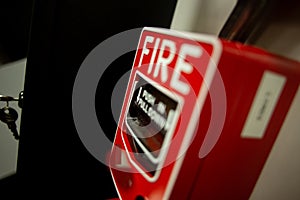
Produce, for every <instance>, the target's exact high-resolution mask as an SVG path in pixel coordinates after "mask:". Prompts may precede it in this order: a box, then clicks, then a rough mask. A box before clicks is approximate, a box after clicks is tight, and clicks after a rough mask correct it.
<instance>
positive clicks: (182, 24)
mask: <svg viewBox="0 0 300 200" xmlns="http://www.w3.org/2000/svg"><path fill="white" fill-rule="evenodd" d="M236 2H237V0H178V2H177V6H176V9H175V13H174V16H173V20H172V24H171V29H175V30H184V31H192V32H198V33H207V34H213V35H218V34H219V32H220V30H221V28H222V27H223V25H224V23H225V22H226V20H227V18H228V17H229V15H230V13H231V11H232V9H233V8H234V6H235V4H236Z"/></svg>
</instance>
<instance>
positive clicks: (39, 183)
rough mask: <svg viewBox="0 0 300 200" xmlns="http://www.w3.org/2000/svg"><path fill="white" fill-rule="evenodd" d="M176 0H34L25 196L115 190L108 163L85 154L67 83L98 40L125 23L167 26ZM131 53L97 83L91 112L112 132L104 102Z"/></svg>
mask: <svg viewBox="0 0 300 200" xmlns="http://www.w3.org/2000/svg"><path fill="white" fill-rule="evenodd" d="M175 6H176V0H168V1H161V0H151V1H150V0H149V1H146V0H145V1H140V0H131V1H128V0H127V1H125V0H111V1H100V0H51V1H50V0H35V2H34V8H33V18H32V22H31V32H30V42H29V51H28V57H27V67H26V77H25V88H24V94H25V100H24V108H23V112H22V121H21V131H20V134H21V139H20V143H19V157H18V168H17V177H16V184H14V185H13V186H12V187H11V188H14V191H16V190H18V191H19V193H21V194H22V196H23V197H25V196H29V197H34V196H37V197H41V198H44V197H45V196H46V197H48V196H52V195H53V197H60V196H61V195H66V196H67V197H79V198H80V197H81V196H79V195H83V196H82V197H84V199H91V197H95V199H96V198H97V199H105V198H108V197H116V195H117V194H116V191H115V188H114V186H113V183H112V179H111V176H110V173H109V171H108V169H107V167H106V166H105V165H103V164H101V163H100V162H99V161H98V160H96V159H95V158H94V157H93V156H92V155H90V154H89V152H88V151H87V150H86V149H85V147H84V145H83V144H82V142H81V141H80V139H79V136H78V134H77V132H76V129H75V125H74V122H73V116H72V89H73V83H74V80H75V77H76V74H77V71H78V69H79V67H80V65H81V63H82V61H83V60H84V59H85V57H86V56H87V55H88V54H89V52H90V51H91V50H92V49H93V48H94V47H96V46H97V45H98V44H99V43H101V42H102V41H103V40H105V39H107V38H108V37H110V36H112V35H114V34H116V33H119V32H121V31H124V30H128V29H131V28H137V27H144V26H155V27H169V26H170V24H171V19H172V16H173V12H174V9H175ZM133 56H134V52H132V53H129V54H126V55H124V56H122V57H121V58H120V60H119V61H116V62H114V63H113V64H112V66H110V70H109V72H107V73H106V77H105V78H104V79H103V80H104V81H103V80H102V81H101V83H100V84H105V85H106V86H108V87H105V88H107V89H106V90H101V88H102V87H101V85H100V86H99V87H98V88H100V89H98V90H97V94H96V96H99V94H101V98H97V97H96V99H97V104H96V110H97V114H98V116H99V119H100V120H101V121H100V123H102V124H105V127H104V129H105V133H106V134H108V135H109V137H110V138H113V137H114V133H115V129H116V123H115V122H114V120H113V119H112V114H111V111H110V104H109V105H107V104H108V103H110V97H111V92H112V89H113V86H114V84H115V82H116V81H117V79H118V78H117V77H120V76H121V75H122V73H124V72H125V71H127V70H129V69H130V68H131V65H132V62H133ZM112 74H113V75H114V77H115V78H111V77H112ZM120 101H122V100H120ZM101 116H107V117H101ZM87 131H88V130H87ZM93 199H94V198H93Z"/></svg>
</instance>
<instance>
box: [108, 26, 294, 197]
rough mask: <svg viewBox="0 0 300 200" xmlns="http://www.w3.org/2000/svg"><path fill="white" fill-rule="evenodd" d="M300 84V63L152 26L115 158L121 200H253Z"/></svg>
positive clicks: (135, 70) (143, 40) (137, 63)
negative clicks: (256, 185)
mask: <svg viewBox="0 0 300 200" xmlns="http://www.w3.org/2000/svg"><path fill="white" fill-rule="evenodd" d="M299 82H300V63H299V62H296V61H293V60H289V59H286V58H284V57H281V56H278V55H274V54H271V53H268V52H266V51H264V50H261V49H258V48H255V47H251V46H246V45H243V44H241V43H237V42H229V41H225V40H221V39H218V38H217V37H214V36H209V35H202V34H194V33H187V32H178V31H174V30H167V29H160V28H144V30H143V31H142V33H141V36H140V41H139V44H138V49H137V52H136V57H135V60H134V63H133V67H132V72H131V75H130V79H129V82H128V87H127V91H126V94H125V98H124V103H123V107H122V110H121V115H120V119H119V123H118V128H117V130H116V137H115V140H114V146H113V148H112V152H111V155H110V157H109V166H110V170H111V174H112V177H113V179H114V183H115V186H116V188H117V191H118V194H119V197H120V198H121V199H200V198H201V199H247V198H249V196H250V195H251V192H252V190H253V188H254V186H255V184H256V181H257V179H258V177H259V176H260V173H261V170H262V168H263V166H264V164H265V162H266V159H267V158H268V155H269V153H270V151H271V149H272V146H273V144H274V142H275V140H276V138H277V136H278V133H279V131H280V129H281V126H282V124H283V122H284V119H285V116H286V114H287V112H288V111H289V107H290V105H291V103H292V101H293V98H294V96H295V94H296V92H297V91H298V89H299Z"/></svg>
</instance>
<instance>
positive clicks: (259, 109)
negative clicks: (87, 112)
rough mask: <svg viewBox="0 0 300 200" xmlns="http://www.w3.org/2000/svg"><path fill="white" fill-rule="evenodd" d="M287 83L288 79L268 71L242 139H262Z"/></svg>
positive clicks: (261, 83) (251, 109)
mask: <svg viewBox="0 0 300 200" xmlns="http://www.w3.org/2000/svg"><path fill="white" fill-rule="evenodd" d="M285 82H286V77H284V76H282V75H280V74H276V73H274V72H270V71H266V72H265V73H264V75H263V77H262V79H261V81H260V85H259V87H258V90H257V93H256V95H255V97H254V101H253V103H252V106H251V108H250V112H249V114H248V117H247V119H246V122H245V125H244V128H243V131H242V134H241V137H243V138H254V139H261V138H263V136H264V134H265V130H266V128H267V126H268V124H269V121H270V119H271V117H272V114H273V111H274V108H275V106H276V104H277V101H278V99H279V97H280V94H281V92H282V89H283V86H284V84H285Z"/></svg>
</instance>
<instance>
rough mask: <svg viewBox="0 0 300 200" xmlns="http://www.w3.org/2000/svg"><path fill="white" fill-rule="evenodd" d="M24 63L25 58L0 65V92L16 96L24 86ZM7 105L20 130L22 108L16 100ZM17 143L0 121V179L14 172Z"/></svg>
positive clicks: (2, 105) (0, 103) (3, 104)
mask: <svg viewBox="0 0 300 200" xmlns="http://www.w3.org/2000/svg"><path fill="white" fill-rule="evenodd" d="M25 65H26V59H23V60H19V61H16V62H12V63H9V64H5V65H0V94H2V95H9V96H13V97H18V95H19V93H20V91H22V90H23V86H24V76H25ZM5 105H6V103H5V102H0V108H2V107H4V106H5ZM9 105H10V106H11V107H13V108H15V109H16V111H17V112H18V114H19V118H18V120H17V122H16V124H17V128H18V130H20V118H21V112H22V110H21V109H20V108H19V107H18V103H17V102H11V103H10V104H9ZM18 144H19V142H18V141H17V140H15V138H14V137H13V134H12V133H11V132H10V130H9V129H8V127H7V125H6V124H4V123H3V122H1V121H0V179H1V178H4V177H6V176H9V175H11V174H14V173H15V172H16V166H17V157H18Z"/></svg>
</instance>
